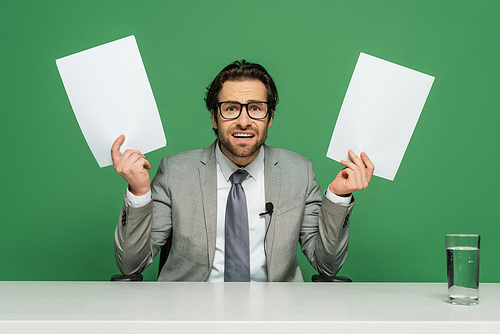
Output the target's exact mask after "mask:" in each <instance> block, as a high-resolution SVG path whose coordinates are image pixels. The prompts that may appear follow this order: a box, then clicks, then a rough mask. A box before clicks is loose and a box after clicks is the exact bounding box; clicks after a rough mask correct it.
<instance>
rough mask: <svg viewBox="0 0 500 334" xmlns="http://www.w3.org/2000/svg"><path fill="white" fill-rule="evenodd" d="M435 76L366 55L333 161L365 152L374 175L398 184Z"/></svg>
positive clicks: (333, 145) (339, 126) (333, 146)
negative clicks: (395, 179)
mask: <svg viewBox="0 0 500 334" xmlns="http://www.w3.org/2000/svg"><path fill="white" fill-rule="evenodd" d="M433 82H434V77H432V76H430V75H427V74H423V73H420V72H417V71H414V70H412V69H409V68H406V67H403V66H400V65H396V64H393V63H390V62H388V61H385V60H382V59H379V58H376V57H373V56H370V55H367V54H365V53H361V54H360V56H359V58H358V62H357V64H356V67H355V69H354V73H353V75H352V78H351V82H350V83H349V87H348V89H347V93H346V96H345V98H344V102H343V103H342V107H341V109H340V113H339V116H338V119H337V123H336V125H335V129H334V131H333V135H332V139H331V141H330V146H329V148H328V152H327V157H329V158H331V159H333V160H336V161H339V162H340V160H350V158H349V155H348V153H347V152H348V150H350V149H352V150H353V151H354V153H356V154H357V155H358V156H359V155H360V154H361V152H365V153H366V154H367V155H368V156H369V157H370V159H371V160H372V162H373V163H374V165H375V172H374V175H376V176H379V177H382V178H385V179H389V180H391V181H392V180H394V177H395V176H396V172H397V171H398V168H399V166H400V164H401V161H402V159H403V156H404V153H405V151H406V148H407V147H408V143H409V142H410V138H411V136H412V134H413V131H414V129H415V126H416V124H417V121H418V118H419V116H420V113H421V112H422V109H423V107H424V104H425V101H426V99H427V96H428V94H429V91H430V89H431V86H432V83H433Z"/></svg>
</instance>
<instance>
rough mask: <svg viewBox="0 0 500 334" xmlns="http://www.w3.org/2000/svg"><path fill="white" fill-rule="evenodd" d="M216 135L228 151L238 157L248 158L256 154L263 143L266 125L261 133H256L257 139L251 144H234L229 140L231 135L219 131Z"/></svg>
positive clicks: (265, 135) (265, 136)
mask: <svg viewBox="0 0 500 334" xmlns="http://www.w3.org/2000/svg"><path fill="white" fill-rule="evenodd" d="M218 135H219V142H220V145H221V146H222V147H223V148H224V149H226V150H227V151H228V152H229V153H231V154H232V155H233V156H235V157H238V158H248V157H251V156H252V155H254V154H256V153H257V152H258V151H259V149H260V148H261V147H262V145H264V143H265V141H266V138H267V127H266V128H265V129H264V131H263V133H256V136H257V141H256V142H254V143H253V144H235V143H233V142H231V140H230V136H231V135H227V134H222V133H220V132H219V134H218Z"/></svg>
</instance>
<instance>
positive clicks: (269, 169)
mask: <svg viewBox="0 0 500 334" xmlns="http://www.w3.org/2000/svg"><path fill="white" fill-rule="evenodd" d="M264 154H265V155H264V182H265V185H264V187H265V194H266V203H269V202H271V203H272V204H273V206H274V212H273V216H272V218H271V216H270V215H266V216H265V217H266V229H267V235H266V239H265V242H266V261H267V275H268V280H269V281H271V277H272V275H273V272H272V263H271V262H272V252H273V245H274V231H275V226H276V211H277V208H278V207H279V200H280V191H281V167H279V165H278V160H277V159H276V156H275V155H274V154H273V149H272V147H269V146H265V150H264Z"/></svg>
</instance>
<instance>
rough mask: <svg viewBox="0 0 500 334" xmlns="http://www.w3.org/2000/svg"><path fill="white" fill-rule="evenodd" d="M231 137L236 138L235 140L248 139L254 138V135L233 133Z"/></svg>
mask: <svg viewBox="0 0 500 334" xmlns="http://www.w3.org/2000/svg"><path fill="white" fill-rule="evenodd" d="M233 137H234V138H237V139H248V138H253V137H255V135H254V134H252V133H238V132H236V133H233Z"/></svg>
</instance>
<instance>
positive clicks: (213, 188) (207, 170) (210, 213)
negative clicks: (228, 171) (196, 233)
mask: <svg viewBox="0 0 500 334" xmlns="http://www.w3.org/2000/svg"><path fill="white" fill-rule="evenodd" d="M216 143H217V142H215V143H213V144H212V145H211V146H210V147H208V148H207V149H205V153H204V155H203V157H202V159H201V161H200V167H199V168H198V171H199V175H200V186H201V197H202V201H203V214H204V217H205V228H206V232H207V245H208V258H209V265H210V268H211V267H212V265H213V262H214V254H215V240H216V238H217V164H216V161H215V145H216Z"/></svg>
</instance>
